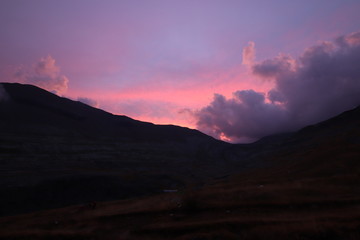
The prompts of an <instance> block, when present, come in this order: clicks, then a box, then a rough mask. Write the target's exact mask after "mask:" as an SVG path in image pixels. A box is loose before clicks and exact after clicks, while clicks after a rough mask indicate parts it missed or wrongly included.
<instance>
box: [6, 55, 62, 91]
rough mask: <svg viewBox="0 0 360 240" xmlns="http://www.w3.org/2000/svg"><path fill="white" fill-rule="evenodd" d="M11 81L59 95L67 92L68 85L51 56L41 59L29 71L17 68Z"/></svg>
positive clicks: (25, 68)
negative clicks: (34, 86)
mask: <svg viewBox="0 0 360 240" xmlns="http://www.w3.org/2000/svg"><path fill="white" fill-rule="evenodd" d="M13 81H14V82H20V83H26V84H32V85H36V86H38V87H41V88H44V89H46V90H48V91H51V92H53V93H56V94H59V95H62V94H64V93H65V92H66V91H67V89H68V83H69V79H68V78H67V77H66V76H64V75H61V74H60V69H59V67H58V66H56V62H55V59H53V58H52V57H51V56H47V57H44V58H41V59H40V60H39V61H38V62H37V63H36V64H35V65H34V66H33V67H32V68H30V69H29V68H27V67H24V66H22V67H19V68H18V69H17V70H16V71H15V73H14V75H13Z"/></svg>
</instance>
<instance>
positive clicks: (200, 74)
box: [0, 0, 360, 141]
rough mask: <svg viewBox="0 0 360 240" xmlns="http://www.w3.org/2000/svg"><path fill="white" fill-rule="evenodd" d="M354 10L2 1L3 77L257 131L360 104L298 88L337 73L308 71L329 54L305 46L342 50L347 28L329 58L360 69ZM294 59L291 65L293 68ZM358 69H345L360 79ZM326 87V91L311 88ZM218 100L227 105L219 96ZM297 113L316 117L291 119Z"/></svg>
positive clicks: (208, 0) (317, 1)
mask: <svg viewBox="0 0 360 240" xmlns="http://www.w3.org/2000/svg"><path fill="white" fill-rule="evenodd" d="M359 12H360V2H359V1H358V0H353V1H351V0H311V1H310V0H308V1H307V0H301V1H297V0H292V1H288V0H283V1H282V0H279V1H277V0H274V1H268V0H266V1H265V0H264V1H256V0H252V1H241V0H238V1H235V0H218V1H215V0H189V1H187V0H181V1H175V0H174V1H169V0H162V1H160V0H143V1H141V0H138V1H134V0H129V1H121V0H114V1H110V0H101V1H100V0H98V1H96V0H61V1H60V0H58V1H54V0H1V1H0V29H1V34H0V81H3V82H9V81H10V82H23V83H32V84H35V85H38V86H41V87H43V88H46V89H48V90H50V91H53V92H56V93H58V94H59V95H63V96H67V97H70V98H72V99H78V100H81V101H84V102H86V103H88V104H91V105H95V106H97V107H100V108H103V109H105V110H107V111H110V112H113V113H116V114H124V115H128V116H130V117H133V118H135V119H139V120H144V121H152V122H155V123H170V124H178V125H182V126H189V127H194V128H198V129H200V130H202V131H204V132H206V133H208V134H211V135H213V136H215V137H218V138H222V139H229V140H232V141H251V140H254V139H257V138H259V137H261V136H263V135H265V134H272V133H276V132H279V131H283V130H293V129H295V128H298V127H301V126H302V125H304V124H308V123H312V122H314V121H318V120H323V118H325V117H329V116H331V115H333V114H336V113H337V112H339V111H342V110H347V109H346V108H349V107H351V106H353V105H354V104H356V101H357V98H356V97H354V98H352V100H351V101H350V100H348V101H347V104H345V103H344V104H339V107H336V111H334V112H327V111H325V112H324V111H323V109H327V108H329V107H328V105H326V103H328V104H330V103H334V102H337V101H338V100H337V99H336V98H335V97H334V98H325V97H321V101H324V103H321V104H319V105H318V106H316V107H314V109H312V110H309V109H305V107H304V106H305V105H306V104H305V103H303V102H302V101H301V99H303V98H307V99H309V96H308V95H306V94H301V93H308V92H309V91H308V90H310V89H317V86H319V81H320V80H319V79H324V78H325V80H324V81H329V82H330V83H333V82H331V81H335V80H331V79H332V78H331V79H330V78H329V79H330V80H327V79H328V78H326V77H324V76H326V74H323V75H321V76H320V77H319V76H317V75H316V74H313V72H311V71H313V67H314V66H313V65H312V64H314V62H315V60H316V59H318V60H319V61H330V60H329V59H327V58H326V57H324V56H320V57H319V56H318V55H316V54H317V52H314V51H313V52H311V51H308V50H306V49H309V47H312V46H317V47H318V48H320V47H319V46H323V45H322V44H323V43H322V42H323V41H330V42H332V44H333V46H334V48H336V49H333V50H324V49H323V50H322V51H323V53H324V54H325V55H326V54H330V55H334V56H340V55H341V54H342V51H345V50H344V49H345V47H343V46H340V45H337V43H336V40H335V39H336V38H338V37H339V36H345V37H344V38H343V39H345V40H344V42H345V43H346V44H348V45H349V46H348V49H349V51H351V53H349V54H348V55H346V54H343V55H341V56H342V58H341V57H339V58H341V59H342V60H341V59H340V60H336V61H335V60H334V62H333V63H332V64H333V65H332V64H330V63H329V64H328V65H326V64H325V63H324V66H325V67H329V66H330V67H334V66H336V67H334V68H336V69H337V68H339V69H343V67H342V68H341V67H340V66H339V65H341V66H342V65H344V66H352V67H349V68H346V69H348V71H349V72H351V71H355V70H354V69H356V68H359V66H358V65H356V63H355V65H354V63H352V62H351V61H350V60H349V59H350V58H351V59H357V58H356V56H357V55H356V53H357V46H358V45H357V42H356V41H357V40H356V39H357V35H354V36H355V37H353V38H351V36H353V35H349V34H351V33H353V32H357V31H360V14H359ZM349 39H350V40H349ZM351 39H355V40H351ZM351 41H352V42H351ZM346 44H345V45H346ZM319 51H320V50H319ZM320 52H321V51H320ZM352 53H354V54H352ZM279 54H282V55H279ZM306 54H308V55H306ZM286 56H287V57H286ZM346 57H347V58H349V59H345V58H346ZM313 58H314V59H315V58H316V59H315V60H314V59H313ZM343 58H344V59H343ZM304 59H305V60H306V61H308V62H310V63H306V61H305V60H304ZM304 61H305V62H304ZM331 61H332V60H331ZM289 64H290V65H291V64H292V65H291V66H292V67H295V68H296V69H292V70H291V71H292V74H293V76H291V77H289V76H288V75H286V74H287V73H288V72H289V69H288V66H289ZM306 64H308V65H306ZM319 65H321V64H319ZM321 66H322V65H321ZM321 71H324V72H326V69H325V68H324V69H321ZM338 73H339V71H338V72H331V74H332V75H334V74H335V75H336V74H338ZM271 74H272V75H271ZM356 74H357V72H356V71H355V72H351V74H350V73H349V76H348V77H349V78H351V79H353V78H354V79H359V78H357V76H359V75H356ZM285 75H286V76H285ZM350 75H351V76H350ZM335 78H336V77H335ZM269 79H270V80H269ZM299 79H305V80H306V81H305V80H304V81H305V82H306V84H297V83H302V82H303V80H299ZM336 79H338V78H336ZM352 81H353V80H349V81H347V82H351V85H350V86H351V89H354V88H355V90H357V87H358V86H359V85H356V84H355V83H356V81H355V80H354V81H355V83H353V82H352ZM357 81H358V80H357ZM289 82H290V85H291V86H296V87H294V89H293V88H292V87H289V86H288V85H289ZM292 82H295V83H296V84H292ZM334 84H335V83H334ZM324 86H326V84H325V85H324ZM348 87H349V86H345V87H343V88H344V89H348ZM250 89H251V90H252V91H245V90H250ZM271 89H272V90H271ZM336 89H337V88H336ZM336 89H335V90H333V91H335V92H336V91H337V90H336ZM270 90H271V91H270ZM269 91H270V92H271V94H270V93H269ZM294 92H300V94H294ZM214 93H217V94H218V95H216V96H215V98H214ZM233 93H234V94H233ZM257 93H260V95H261V96H263V98H264V99H261V96H260V95H259V94H258V95H257ZM357 93H359V92H356V91H355V92H351V94H355V95H356V94H357ZM322 94H323V95H328V94H327V93H326V92H324V93H317V94H315V93H314V94H313V95H311V96H315V95H316V96H319V95H320V96H321V95H322ZM294 95H296V96H297V98H298V99H295V97H291V96H294ZM335 95H336V96H337V97H339V96H346V95H348V92H346V91H345V90H344V92H341V94H340V93H339V94H335V93H332V95H331V96H335ZM259 96H260V97H259ZM275 96H277V97H278V98H280V97H282V98H283V100H282V101H273V100H274V99H275V98H276V97H275ZM257 97H258V98H257ZM221 98H223V99H222V100H221ZM250 98H251V99H253V100H251V103H254V102H256V101H258V103H261V104H269V105H266V106H265V105H264V106H265V108H266V109H268V108H272V110H266V111H269V112H268V114H267V115H266V114H265V115H263V114H258V115H256V114H255V113H254V112H253V111H254V109H255V107H254V108H251V109H252V110H251V111H249V110H248V109H245V107H244V106H245V105H244V104H245V102H246V101H247V100H249V99H250ZM256 99H257V100H256ZM284 99H285V100H284ZM310 99H313V100H314V101H315V100H318V98H315V97H314V98H310ZM221 101H223V104H224V105H222V107H220V108H226V109H228V111H227V112H226V113H224V112H221V111H219V107H216V106H215V105H216V104H218V103H219V102H221ZM236 101H237V102H236ZM252 101H254V102H252ZM236 103H237V104H236ZM271 104H273V105H271ZM357 104H360V102H358V103H357ZM230 105H231V106H230ZM250 105H251V104H250ZM264 106H263V107H264ZM273 108H275V110H274V109H273ZM244 109H245V110H244ZM284 109H285V110H286V111H285V112H291V114H285V113H284ZM273 110H274V111H273ZM266 111H265V112H266ZM262 112H263V111H262ZM323 112H324V113H323ZM229 114H230V115H229ZM254 114H255V115H256V116H255V115H254ZM299 114H305V116H309V117H304V119H302V120H301V121H300V120H294V118H295V117H294V116H298V115H299ZM290 115H291V116H290ZM219 116H226V119H221V118H220V117H219ZM242 116H245V117H242ZM250 116H252V117H250ZM310 116H312V117H310ZM264 118H265V119H270V118H271V119H272V120H273V121H269V122H266V121H263V120H259V119H264ZM244 119H247V120H244ZM250 125H251V127H250ZM260 126H265V128H262V127H260ZM280 126H286V128H282V127H280ZM241 129H255V130H254V131H253V132H248V131H242V130H241Z"/></svg>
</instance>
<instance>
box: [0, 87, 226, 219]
mask: <svg viewBox="0 0 360 240" xmlns="http://www.w3.org/2000/svg"><path fill="white" fill-rule="evenodd" d="M1 86H2V89H3V91H4V93H5V94H6V96H7V97H6V98H4V100H3V101H0V161H1V166H2V168H1V173H0V177H1V182H0V191H1V195H2V196H6V197H2V198H1V199H0V215H3V214H13V213H20V212H27V211H32V210H39V209H43V208H52V207H59V206H66V205H70V204H77V203H82V202H88V201H94V200H96V201H99V200H111V199H118V198H128V197H134V196H140V195H147V194H153V193H156V192H161V191H162V190H163V189H172V188H179V187H182V186H184V185H185V184H186V182H188V181H191V182H197V184H201V182H202V181H204V179H207V178H209V177H212V176H215V175H219V174H222V172H224V171H226V169H225V168H228V167H227V166H225V165H224V164H223V163H222V161H221V160H219V159H221V157H220V155H221V152H222V149H223V148H224V147H226V146H227V145H229V144H226V143H224V142H221V141H218V140H215V139H213V138H212V137H209V136H207V135H205V134H203V133H201V132H199V131H197V130H193V129H188V128H184V127H178V126H172V125H154V124H152V123H146V122H140V121H136V120H133V119H131V118H129V117H126V116H118V115H113V114H110V113H107V112H105V111H102V110H100V109H96V108H93V107H90V106H88V105H86V104H83V103H81V102H77V101H72V100H69V99H67V98H62V97H59V96H57V95H55V94H52V93H50V92H47V91H45V90H43V89H40V88H38V87H35V86H31V85H23V84H17V83H2V84H1ZM223 168H224V169H223ZM199 169H201V171H199Z"/></svg>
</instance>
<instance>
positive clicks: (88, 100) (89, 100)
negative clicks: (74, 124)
mask: <svg viewBox="0 0 360 240" xmlns="http://www.w3.org/2000/svg"><path fill="white" fill-rule="evenodd" d="M77 100H78V101H79V102H82V103H84V104H86V105H89V106H91V107H95V108H98V107H99V103H98V101H96V100H94V99H92V98H87V97H78V98H77Z"/></svg>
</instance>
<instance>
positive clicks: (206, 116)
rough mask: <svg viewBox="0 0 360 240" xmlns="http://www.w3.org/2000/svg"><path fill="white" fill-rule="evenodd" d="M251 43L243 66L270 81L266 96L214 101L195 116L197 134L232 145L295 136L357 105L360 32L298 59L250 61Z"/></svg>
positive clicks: (219, 97) (247, 93) (244, 95)
mask: <svg viewBox="0 0 360 240" xmlns="http://www.w3.org/2000/svg"><path fill="white" fill-rule="evenodd" d="M253 48H254V44H250V45H249V46H248V47H246V49H245V50H244V51H243V56H244V57H245V59H244V60H243V63H245V64H247V65H249V64H251V69H252V72H253V74H255V75H257V76H259V77H261V78H263V79H264V80H266V81H272V82H273V84H274V88H273V89H271V90H270V91H268V92H266V93H262V92H256V91H254V90H242V91H236V92H234V93H233V97H232V98H230V99H226V98H225V97H224V96H222V95H220V94H215V96H214V99H213V101H212V102H211V103H210V104H209V105H208V106H206V107H204V108H202V109H200V110H199V111H197V112H196V113H195V117H196V118H197V127H198V129H199V130H201V131H203V132H205V133H208V134H210V135H212V136H214V137H217V138H221V139H226V140H230V141H233V142H241V141H242V142H245V141H248V142H249V141H254V140H256V139H259V138H261V137H264V136H266V135H271V134H276V133H280V132H286V131H293V130H297V129H299V128H301V127H304V126H306V125H309V124H314V123H316V122H319V121H322V120H325V119H327V118H330V117H332V116H335V115H337V114H339V113H341V112H342V111H345V110H348V109H352V108H354V107H356V106H358V105H359V104H360V32H355V33H351V34H349V35H345V36H341V37H338V38H337V39H335V40H334V41H332V42H322V43H319V44H318V45H315V46H313V47H310V48H308V49H306V50H305V51H304V52H303V54H301V56H300V57H299V58H297V59H294V58H292V57H291V56H288V55H284V54H280V55H279V56H277V57H275V58H273V59H268V60H265V61H262V62H258V63H256V62H253V63H251V60H253V59H254V52H255V50H254V49H253Z"/></svg>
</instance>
